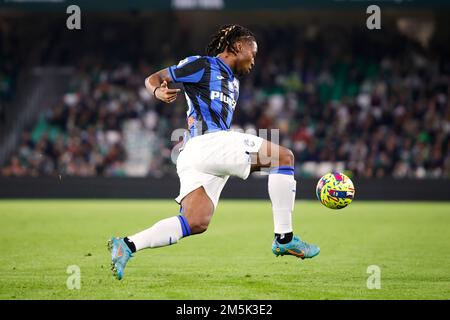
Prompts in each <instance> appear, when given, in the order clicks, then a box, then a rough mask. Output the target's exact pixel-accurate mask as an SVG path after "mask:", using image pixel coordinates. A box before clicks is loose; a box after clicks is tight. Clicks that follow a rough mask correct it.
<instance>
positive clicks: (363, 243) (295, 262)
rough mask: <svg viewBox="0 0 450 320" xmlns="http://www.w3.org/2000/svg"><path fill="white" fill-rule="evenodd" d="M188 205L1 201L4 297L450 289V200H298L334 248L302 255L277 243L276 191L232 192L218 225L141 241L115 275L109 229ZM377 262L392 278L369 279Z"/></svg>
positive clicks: (302, 295)
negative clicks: (377, 285)
mask: <svg viewBox="0 0 450 320" xmlns="http://www.w3.org/2000/svg"><path fill="white" fill-rule="evenodd" d="M177 212H178V206H177V205H176V203H175V202H174V201H171V200H158V201H142V200H138V201H133V200H127V201H122V200H117V201H114V200H113V201H108V200H100V201H96V200H86V201H84V200H83V201H82V200H78V201H72V200H3V201H0V225H1V233H0V240H1V250H2V254H1V255H0V259H1V261H0V274H1V277H0V299H275V300H276V299H449V298H450V254H449V253H450V203H448V202H440V203H438V202H365V201H355V202H354V203H352V204H351V205H350V206H349V207H348V208H345V209H343V210H340V211H332V210H329V209H327V208H325V207H323V206H322V205H321V204H320V203H319V202H317V201H298V202H297V203H296V206H295V213H294V217H293V220H294V229H295V231H296V233H298V234H300V235H301V236H302V237H303V238H304V239H305V240H307V241H309V242H313V243H316V244H318V245H319V246H320V247H321V250H322V251H321V253H320V255H319V256H317V257H316V258H314V259H311V260H299V259H296V258H294V257H291V256H285V257H279V258H276V257H275V256H274V255H273V254H272V252H271V242H272V237H273V233H272V231H273V224H272V213H271V207H270V202H269V201H232V200H223V201H221V202H220V204H219V207H218V209H217V211H216V213H215V215H214V217H213V220H212V222H211V225H210V228H209V229H208V231H207V232H206V233H204V234H202V235H196V236H192V237H189V238H186V239H183V240H181V241H180V242H179V243H178V244H176V245H172V246H170V247H165V248H158V249H148V250H144V251H141V252H138V253H137V254H136V256H135V258H133V259H132V260H131V261H130V263H129V264H128V267H127V269H126V272H125V277H124V280H122V281H120V282H119V281H117V280H115V279H114V278H113V277H112V275H111V272H110V265H109V264H110V255H109V252H108V251H107V249H106V241H107V239H108V238H109V237H110V236H111V235H120V236H124V235H129V234H132V233H134V232H137V231H140V230H142V229H144V228H147V227H149V226H151V225H152V224H153V223H154V222H156V221H158V220H159V219H162V218H165V217H169V216H173V215H176V214H177ZM71 265H76V266H78V267H79V268H80V272H81V288H80V289H79V290H77V289H74V290H70V289H68V287H67V279H68V277H70V274H68V273H67V268H68V267H69V266H71ZM371 265H376V266H378V267H379V268H380V270H381V289H369V288H368V287H367V280H368V278H369V277H370V276H371V274H370V273H367V269H368V267H369V266H371ZM69 282H70V281H69Z"/></svg>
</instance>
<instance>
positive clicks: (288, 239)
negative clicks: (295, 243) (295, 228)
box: [275, 232, 294, 244]
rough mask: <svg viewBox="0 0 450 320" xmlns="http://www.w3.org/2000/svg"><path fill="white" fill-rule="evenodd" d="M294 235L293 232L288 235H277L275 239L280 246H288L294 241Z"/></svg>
mask: <svg viewBox="0 0 450 320" xmlns="http://www.w3.org/2000/svg"><path fill="white" fill-rule="evenodd" d="M293 237H294V234H293V233H292V232H288V233H275V239H276V240H277V242H278V243H279V244H286V243H289V242H291V241H292V238H293Z"/></svg>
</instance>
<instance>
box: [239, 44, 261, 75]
mask: <svg viewBox="0 0 450 320" xmlns="http://www.w3.org/2000/svg"><path fill="white" fill-rule="evenodd" d="M257 52H258V45H257V44H256V42H255V41H253V40H252V41H242V42H240V44H238V54H237V55H236V72H237V74H238V75H246V74H248V73H250V71H252V69H253V67H254V65H255V57H256V53H257Z"/></svg>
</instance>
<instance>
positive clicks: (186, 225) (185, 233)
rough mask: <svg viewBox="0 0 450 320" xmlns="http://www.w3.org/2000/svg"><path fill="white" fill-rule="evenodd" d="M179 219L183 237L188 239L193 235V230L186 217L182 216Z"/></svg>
mask: <svg viewBox="0 0 450 320" xmlns="http://www.w3.org/2000/svg"><path fill="white" fill-rule="evenodd" d="M177 217H178V220H180V224H181V231H182V232H183V237H187V236H189V235H191V228H190V227H189V223H188V222H187V220H186V218H185V216H183V215H181V214H180V215H179V216H177Z"/></svg>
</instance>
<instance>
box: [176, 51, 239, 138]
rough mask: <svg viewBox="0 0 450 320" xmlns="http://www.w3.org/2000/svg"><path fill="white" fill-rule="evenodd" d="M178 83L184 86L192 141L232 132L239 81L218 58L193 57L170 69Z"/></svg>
mask: <svg viewBox="0 0 450 320" xmlns="http://www.w3.org/2000/svg"><path fill="white" fill-rule="evenodd" d="M169 73H170V76H171V77H172V80H173V81H174V82H179V83H183V86H184V90H185V96H186V100H187V104H188V111H187V121H188V128H189V133H190V136H191V137H195V136H197V135H200V134H202V133H205V132H206V131H208V132H212V131H218V130H228V129H230V126H231V122H232V120H233V112H234V108H235V107H236V102H237V99H238V97H239V80H238V79H237V78H236V77H235V76H234V74H233V71H231V69H230V67H229V66H228V65H227V64H226V63H225V62H223V61H222V60H221V59H220V58H218V57H207V56H203V57H202V56H192V57H187V58H186V59H184V60H181V61H180V62H179V63H178V65H174V66H171V67H169Z"/></svg>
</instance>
